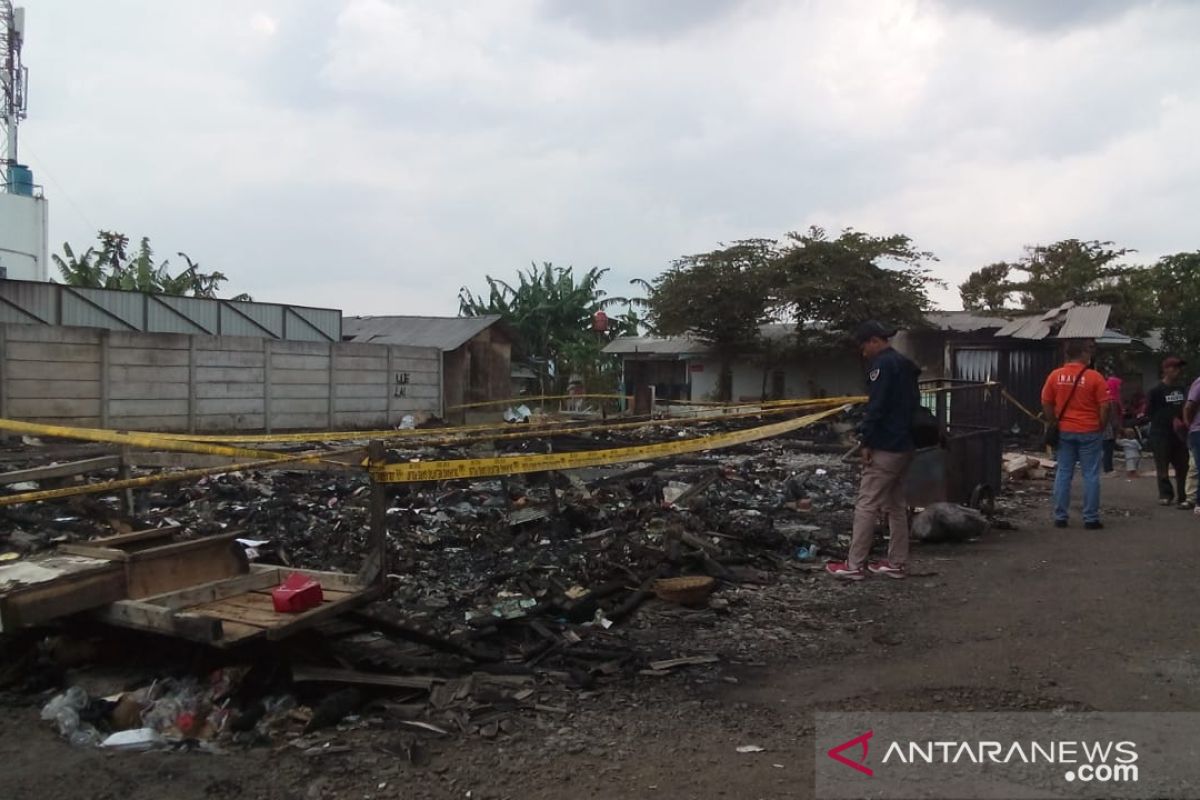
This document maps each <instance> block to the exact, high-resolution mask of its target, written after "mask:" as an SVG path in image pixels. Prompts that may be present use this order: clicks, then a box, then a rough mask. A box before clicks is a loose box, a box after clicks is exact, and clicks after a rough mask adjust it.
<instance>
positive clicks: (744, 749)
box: [737, 744, 767, 753]
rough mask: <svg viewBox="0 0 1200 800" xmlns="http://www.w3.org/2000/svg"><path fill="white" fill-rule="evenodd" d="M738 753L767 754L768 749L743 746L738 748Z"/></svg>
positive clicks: (754, 745) (748, 745) (753, 745)
mask: <svg viewBox="0 0 1200 800" xmlns="http://www.w3.org/2000/svg"><path fill="white" fill-rule="evenodd" d="M737 751H738V752H739V753H765V752H766V751H767V748H765V747H759V746H758V745H756V744H743V745H741V746H739V747H738V749H737Z"/></svg>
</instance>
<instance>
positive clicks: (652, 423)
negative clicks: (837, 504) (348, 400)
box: [420, 397, 866, 445]
mask: <svg viewBox="0 0 1200 800" xmlns="http://www.w3.org/2000/svg"><path fill="white" fill-rule="evenodd" d="M864 400H866V398H865V397H836V398H829V399H820V400H809V401H805V403H804V405H803V406H787V407H784V408H766V409H756V410H753V411H737V412H733V413H730V414H719V415H712V416H703V417H700V416H697V417H665V418H663V419H643V420H638V421H636V422H604V423H596V424H593V425H582V426H580V425H575V426H571V427H560V428H542V429H539V430H514V431H511V432H506V433H488V434H461V435H460V434H450V435H448V436H442V437H436V438H431V439H422V440H421V441H420V444H421V445H454V444H467V443H470V442H477V441H487V442H498V441H504V440H510V439H531V438H535V437H543V436H557V435H560V434H561V435H565V436H569V435H574V434H580V433H593V432H596V431H604V432H608V431H621V430H631V429H634V428H650V427H657V426H659V425H679V424H696V423H703V422H727V421H729V420H737V419H748V418H750V417H765V416H772V415H775V414H788V413H791V412H793V411H796V410H798V409H800V408H813V407H820V408H825V407H827V406H831V405H837V406H843V405H845V406H852V405H856V404H858V403H861V402H863V401H864ZM510 427H517V428H524V427H525V426H523V425H521V426H510Z"/></svg>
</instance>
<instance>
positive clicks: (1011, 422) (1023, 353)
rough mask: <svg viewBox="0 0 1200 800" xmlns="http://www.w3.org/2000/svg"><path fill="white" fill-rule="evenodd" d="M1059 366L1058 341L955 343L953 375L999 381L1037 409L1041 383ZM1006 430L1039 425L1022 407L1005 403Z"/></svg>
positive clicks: (1024, 403) (1022, 400)
mask: <svg viewBox="0 0 1200 800" xmlns="http://www.w3.org/2000/svg"><path fill="white" fill-rule="evenodd" d="M1056 366H1058V350H1057V344H1056V343H1054V342H1050V343H1045V344H1043V343H1037V344H1034V343H1030V342H1022V343H1021V346H1017V347H1011V346H1010V347H1000V346H996V347H989V346H980V345H972V346H968V347H952V348H951V351H950V370H951V377H953V378H954V379H956V380H968V381H999V382H1000V383H1001V384H1003V385H1004V388H1005V389H1007V390H1008V392H1009V394H1011V395H1012V396H1013V397H1014V398H1016V399H1017V400H1018V401H1019V402H1020V403H1021V404H1022V405H1024V406H1025V407H1026V408H1028V409H1030V410H1031V411H1033V412H1034V413H1037V411H1038V410H1039V409H1040V408H1041V407H1042V403H1041V393H1042V384H1043V383H1045V381H1046V376H1047V375H1049V374H1050V371H1051V370H1053V369H1054V368H1055V367H1056ZM1001 421H1002V423H1001V427H1002V428H1003V429H1004V430H1013V429H1014V428H1017V429H1019V430H1021V431H1024V432H1030V431H1033V430H1035V429H1036V428H1038V423H1035V422H1033V420H1031V419H1030V418H1029V417H1028V416H1027V415H1026V414H1025V413H1024V412H1023V411H1021V410H1020V409H1019V408H1016V407H1015V406H1013V405H1012V404H1011V403H1005V404H1004V405H1003V408H1002V413H1001Z"/></svg>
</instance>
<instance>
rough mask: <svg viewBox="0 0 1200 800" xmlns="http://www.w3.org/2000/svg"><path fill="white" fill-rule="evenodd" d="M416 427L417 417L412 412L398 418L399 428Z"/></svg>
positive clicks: (409, 429)
mask: <svg viewBox="0 0 1200 800" xmlns="http://www.w3.org/2000/svg"><path fill="white" fill-rule="evenodd" d="M416 427H417V419H416V417H414V416H413V415H412V414H405V415H404V416H403V417H401V418H400V430H402V431H411V430H412V429H413V428H416Z"/></svg>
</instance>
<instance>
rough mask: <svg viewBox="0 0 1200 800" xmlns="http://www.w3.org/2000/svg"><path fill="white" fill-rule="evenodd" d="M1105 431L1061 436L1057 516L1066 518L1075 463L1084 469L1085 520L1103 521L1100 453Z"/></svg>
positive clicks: (1055, 502) (1057, 470)
mask: <svg viewBox="0 0 1200 800" xmlns="http://www.w3.org/2000/svg"><path fill="white" fill-rule="evenodd" d="M1103 448H1104V434H1102V433H1100V432H1099V431H1096V432H1095V433H1069V432H1067V431H1062V432H1061V433H1059V438H1058V466H1057V467H1056V468H1055V470H1054V518H1055V519H1056V520H1062V521H1064V522H1065V521H1066V519H1067V512H1068V510H1069V509H1070V507H1071V479H1072V478H1074V477H1075V464H1076V463H1078V464H1079V471H1080V472H1082V473H1083V521H1084V522H1099V521H1100V455H1101V453H1102V451H1103Z"/></svg>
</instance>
